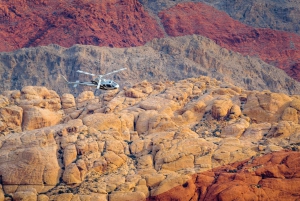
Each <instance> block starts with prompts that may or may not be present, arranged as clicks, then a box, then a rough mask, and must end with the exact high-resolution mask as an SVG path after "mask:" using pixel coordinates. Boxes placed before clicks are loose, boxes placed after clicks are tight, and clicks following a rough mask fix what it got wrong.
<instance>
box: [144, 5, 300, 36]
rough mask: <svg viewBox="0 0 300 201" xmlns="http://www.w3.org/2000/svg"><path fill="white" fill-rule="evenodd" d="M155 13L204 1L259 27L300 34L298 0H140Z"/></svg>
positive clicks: (239, 19)
mask: <svg viewBox="0 0 300 201" xmlns="http://www.w3.org/2000/svg"><path fill="white" fill-rule="evenodd" d="M139 1H140V2H141V3H142V4H143V5H144V6H145V7H146V8H148V9H149V10H151V11H152V12H154V13H158V12H160V11H162V10H164V9H167V8H170V7H172V6H174V5H176V4H177V3H180V2H204V3H207V4H209V5H212V6H214V7H215V8H217V9H219V10H222V11H225V12H226V13H227V14H228V15H230V17H232V18H233V19H235V20H238V21H240V22H243V23H245V24H248V25H251V26H253V27H259V28H270V29H276V30H282V31H288V32H294V33H297V34H300V4H299V1H298V0H248V1H244V0H222V1H220V0H172V1H168V0H156V1H148V0H139Z"/></svg>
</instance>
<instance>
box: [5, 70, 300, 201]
mask: <svg viewBox="0 0 300 201" xmlns="http://www.w3.org/2000/svg"><path fill="white" fill-rule="evenodd" d="M39 94H43V95H39ZM0 100H1V101H0V103H1V109H0V113H2V112H3V111H7V110H8V109H9V108H20V109H19V110H18V111H20V112H19V113H17V114H18V115H15V117H14V116H13V115H12V117H14V118H11V119H1V122H2V131H1V137H0V145H1V146H0V175H1V176H2V180H1V184H2V189H3V191H4V193H3V194H2V195H1V193H0V196H2V198H3V196H4V194H5V196H6V199H10V197H11V198H13V199H14V200H20V199H29V200H48V199H50V200H66V201H68V200H70V201H71V200H83V199H87V200H110V201H114V200H120V198H122V200H145V199H146V198H147V197H149V199H152V200H153V199H154V200H164V199H165V198H164V195H165V194H164V193H170V192H171V193H172V195H170V196H171V197H173V198H180V196H181V195H182V192H184V193H185V196H187V197H190V198H193V199H194V200H196V199H200V198H201V197H202V198H205V197H206V198H207V197H211V198H213V196H219V197H223V198H224V199H225V198H226V197H228V196H229V195H230V194H231V193H230V192H232V191H236V190H241V189H244V190H243V192H245V193H244V198H245V199H246V198H247V197H248V196H249V195H251V196H252V197H255V193H256V195H259V193H261V194H262V195H270V196H271V195H281V196H283V195H284V196H289V197H290V198H292V197H293V196H299V195H297V193H296V192H299V189H298V187H299V178H298V177H299V168H298V166H297V164H298V163H299V158H300V157H299V143H300V142H299V139H300V138H299V131H298V130H299V129H300V126H299V119H300V113H299V110H300V107H299V105H300V97H299V96H298V95H292V96H288V95H285V94H283V93H272V92H270V91H248V90H245V89H243V88H240V87H237V86H233V85H231V84H226V83H224V82H223V83H222V82H220V81H217V80H215V79H211V78H209V77H204V76H203V77H199V78H189V79H186V80H181V81H178V82H171V81H167V82H158V83H150V82H147V81H143V82H141V83H138V84H135V85H134V86H132V87H127V88H124V89H123V90H121V91H109V92H107V93H104V94H101V95H100V96H94V94H93V92H90V91H85V92H83V93H81V94H80V95H79V96H78V97H76V98H75V97H74V96H73V95H71V94H63V95H62V96H57V94H56V93H55V92H54V91H51V90H47V89H46V88H44V87H25V88H23V89H22V90H21V91H7V92H5V93H3V94H2V96H1V99H0ZM22 109H23V111H22ZM16 110H17V109H16ZM28 110H29V111H37V112H38V113H40V114H41V115H39V116H37V115H35V114H36V113H30V112H29V113H27V115H26V111H28ZM49 112H52V113H53V114H56V115H58V116H59V118H53V119H52V121H51V119H49V115H48V114H49ZM22 114H23V115H22ZM30 117H33V118H30ZM58 120H59V121H58ZM15 122H23V123H22V124H21V126H20V124H15ZM24 122H26V124H25V126H24ZM36 122H43V123H36ZM45 122H49V123H48V124H44V123H45ZM3 125H4V127H5V126H6V128H4V129H3ZM28 125H30V126H28ZM45 126H46V127H45ZM47 126H49V127H47ZM282 150H290V151H288V152H282V153H281V152H278V153H273V152H274V151H275V152H276V151H282ZM267 153H270V154H269V155H266V156H264V155H265V154H267ZM260 156H263V157H262V158H261V157H260ZM249 158H252V159H251V161H250V162H248V163H247V162H243V161H245V160H249ZM237 161H240V162H239V163H238V165H237V164H233V165H228V164H230V163H235V162H237ZM272 164H276V166H275V167H274V166H273V165H272ZM223 165H226V166H223ZM222 166H223V167H222ZM212 168H219V169H214V170H213V171H210V170H211V169H212ZM249 169H253V171H249ZM207 171H208V172H207ZM224 171H227V172H224ZM205 172H206V173H205ZM199 173H200V174H199ZM246 178H251V179H250V180H247V179H246ZM214 181H216V182H214ZM249 182H250V183H249ZM212 183H213V185H212V186H210V184H212ZM275 183H276V185H274V184H275ZM277 184H282V185H277ZM285 184H287V185H288V186H290V187H291V188H289V190H288V191H287V190H286V187H285V186H286V185H285ZM236 185H241V186H240V187H235V186H236ZM249 185H250V187H248V188H244V186H249ZM208 186H210V187H208ZM228 187H229V188H228ZM173 188H175V191H174V190H172V189H173ZM178 188H179V190H178V191H177V190H176V189H178ZM180 189H181V190H180ZM182 189H183V191H182ZM200 189H202V190H200ZM205 189H206V190H205ZM1 191H2V190H1ZM176 192H181V194H178V193H176ZM274 192H276V193H277V194H274ZM282 192H284V194H282ZM167 195H168V194H167ZM210 195H212V196H210ZM160 196H162V197H160ZM168 196H169V195H168Z"/></svg>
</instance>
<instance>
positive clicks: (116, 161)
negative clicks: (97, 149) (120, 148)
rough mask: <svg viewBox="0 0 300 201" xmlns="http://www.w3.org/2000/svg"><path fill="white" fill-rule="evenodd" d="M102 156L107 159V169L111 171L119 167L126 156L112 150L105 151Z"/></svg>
mask: <svg viewBox="0 0 300 201" xmlns="http://www.w3.org/2000/svg"><path fill="white" fill-rule="evenodd" d="M103 157H104V158H105V160H106V161H107V166H108V170H109V171H113V170H115V169H117V168H119V167H120V166H121V165H123V164H124V163H125V162H126V160H127V157H126V156H125V155H124V154H120V155H117V154H115V153H114V152H112V151H107V152H105V153H104V155H103Z"/></svg>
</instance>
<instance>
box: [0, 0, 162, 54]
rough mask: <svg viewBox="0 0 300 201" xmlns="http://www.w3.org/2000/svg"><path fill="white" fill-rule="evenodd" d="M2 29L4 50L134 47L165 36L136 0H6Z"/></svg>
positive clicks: (0, 16) (1, 9)
mask: <svg viewBox="0 0 300 201" xmlns="http://www.w3.org/2000/svg"><path fill="white" fill-rule="evenodd" d="M0 29H1V31H0V35H1V38H2V43H1V45H0V51H2V52H3V51H12V50H17V49H20V48H24V47H35V46H41V45H49V44H59V45H61V46H64V47H70V46H72V45H74V44H86V45H96V46H110V47H131V46H138V45H143V44H145V42H147V41H149V40H151V39H153V38H157V37H162V36H163V32H162V30H161V28H160V27H159V26H158V24H157V22H156V20H155V19H154V18H153V17H151V16H150V15H149V14H148V13H147V12H146V11H145V10H144V9H143V7H142V5H141V4H140V3H139V2H138V1H137V0H130V1H126V2H124V1H119V0H114V1H111V0H107V1H101V2H94V1H90V0H86V1H64V2H56V1H49V0H41V1H40V0H38V1H27V0H25V1H24V0H17V1H12V2H11V1H10V2H8V1H5V2H3V3H2V4H1V6H0Z"/></svg>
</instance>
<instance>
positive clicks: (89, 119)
mask: <svg viewBox="0 0 300 201" xmlns="http://www.w3.org/2000/svg"><path fill="white" fill-rule="evenodd" d="M83 123H84V125H86V126H88V127H93V128H96V129H97V130H99V131H105V130H109V129H114V130H117V131H119V132H121V120H120V118H119V116H117V115H115V114H102V113H96V114H92V115H88V116H86V117H85V118H83Z"/></svg>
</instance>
